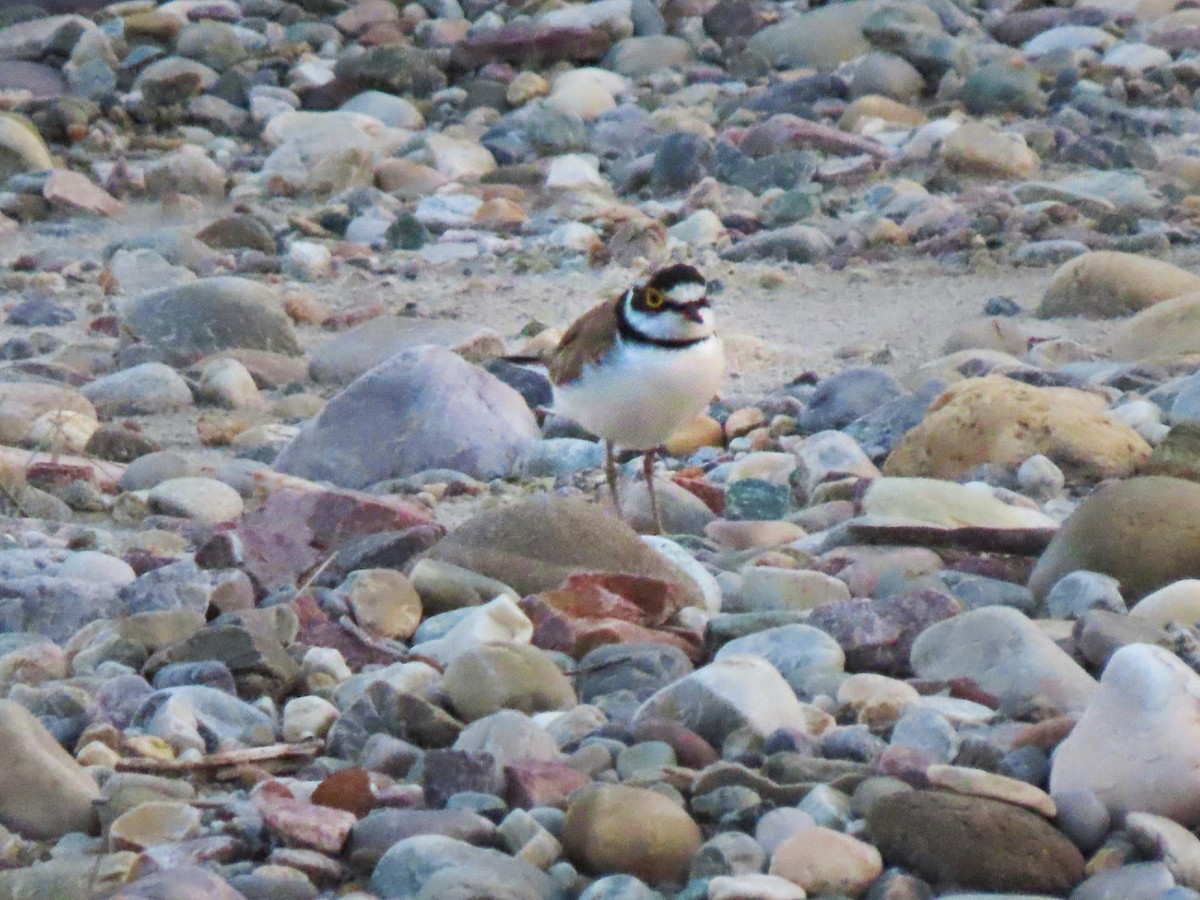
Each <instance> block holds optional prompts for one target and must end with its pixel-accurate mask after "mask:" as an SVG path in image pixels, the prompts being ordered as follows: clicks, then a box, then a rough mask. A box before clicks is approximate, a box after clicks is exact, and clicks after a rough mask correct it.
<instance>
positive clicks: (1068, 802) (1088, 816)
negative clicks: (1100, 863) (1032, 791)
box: [1053, 791, 1112, 853]
mask: <svg viewBox="0 0 1200 900" xmlns="http://www.w3.org/2000/svg"><path fill="white" fill-rule="evenodd" d="M1053 800H1054V805H1055V807H1056V809H1057V810H1058V815H1057V816H1056V818H1055V824H1056V825H1057V826H1058V829H1059V831H1061V832H1062V833H1063V834H1065V835H1066V836H1067V837H1069V838H1070V839H1071V840H1072V841H1074V842H1075V846H1076V847H1078V848H1079V849H1080V850H1082V851H1083V852H1084V853H1091V852H1093V851H1094V850H1095V849H1096V848H1098V847H1099V846H1100V845H1101V843H1103V841H1104V838H1105V837H1106V836H1107V835H1108V832H1109V828H1110V827H1111V825H1112V817H1111V816H1110V815H1109V813H1108V808H1107V807H1106V806H1105V805H1104V804H1103V803H1102V802H1101V801H1100V798H1099V797H1097V796H1096V795H1095V794H1094V793H1093V792H1092V791H1060V792H1058V793H1055V794H1054V795H1053Z"/></svg>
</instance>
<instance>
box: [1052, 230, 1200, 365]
mask: <svg viewBox="0 0 1200 900" xmlns="http://www.w3.org/2000/svg"><path fill="white" fill-rule="evenodd" d="M1196 291H1200V276H1196V275H1194V274H1193V273H1191V272H1189V271H1187V270H1186V269H1182V268H1180V267H1179V266H1175V265H1172V264H1171V263H1168V262H1165V261H1163V260H1157V259H1152V258H1150V257H1147V256H1141V255H1138V254H1136V253H1119V252H1116V251H1111V250H1097V251H1094V252H1091V253H1085V254H1084V255H1083V256H1077V257H1076V258H1075V259H1073V260H1071V261H1069V262H1067V263H1065V264H1064V265H1063V266H1062V267H1061V268H1060V269H1059V270H1058V271H1057V272H1055V274H1054V279H1053V280H1052V281H1051V283H1050V286H1049V287H1048V288H1047V289H1046V293H1045V295H1044V296H1043V298H1042V302H1041V305H1040V306H1039V307H1038V310H1037V314H1038V316H1039V317H1041V318H1051V317H1055V316H1071V315H1080V316H1086V317H1088V318H1113V317H1118V316H1125V315H1129V314H1130V313H1136V312H1139V311H1141V310H1143V309H1147V308H1148V307H1152V306H1154V305H1155V304H1157V303H1158V302H1159V301H1162V300H1167V299H1169V298H1172V297H1179V296H1181V295H1183V294H1190V293H1194V292H1196ZM1124 358H1128V357H1124Z"/></svg>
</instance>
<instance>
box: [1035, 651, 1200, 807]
mask: <svg viewBox="0 0 1200 900" xmlns="http://www.w3.org/2000/svg"><path fill="white" fill-rule="evenodd" d="M1198 772H1200V676H1198V675H1196V673H1195V672H1193V671H1192V670H1191V669H1190V668H1188V667H1187V666H1186V665H1184V663H1183V662H1181V661H1180V660H1179V658H1178V657H1176V656H1175V655H1174V654H1172V653H1170V652H1168V651H1166V650H1164V649H1162V648H1160V647H1153V646H1150V645H1148V644H1130V645H1129V646H1126V647H1122V648H1121V649H1120V650H1118V651H1117V652H1116V653H1114V654H1113V655H1112V658H1111V659H1110V660H1109V662H1108V665H1107V666H1106V667H1105V669H1104V674H1103V676H1102V677H1101V679H1100V689H1099V691H1098V692H1097V694H1096V696H1095V698H1094V699H1093V700H1092V702H1091V703H1090V704H1089V705H1088V707H1087V709H1086V711H1085V712H1084V714H1083V717H1082V718H1081V719H1080V720H1079V724H1078V725H1076V726H1075V728H1074V730H1073V731H1072V732H1071V734H1070V735H1068V736H1067V738H1066V740H1064V741H1063V742H1062V743H1061V744H1060V745H1059V746H1058V749H1057V750H1056V752H1055V754H1054V760H1053V763H1052V766H1051V770H1050V793H1051V794H1052V795H1058V794H1060V793H1063V792H1073V791H1091V792H1093V793H1095V794H1096V796H1098V797H1099V798H1100V800H1101V801H1102V802H1103V803H1104V805H1105V806H1106V807H1107V808H1108V809H1109V811H1110V812H1111V813H1113V814H1114V815H1122V814H1124V813H1128V812H1149V813H1154V814H1156V815H1160V816H1166V817H1167V818H1170V819H1174V820H1175V821H1177V822H1180V823H1181V824H1184V825H1188V826H1190V825H1194V824H1196V823H1197V822H1200V799H1198V798H1200V784H1198V783H1197V780H1198V777H1200V776H1198V775H1197V773H1198Z"/></svg>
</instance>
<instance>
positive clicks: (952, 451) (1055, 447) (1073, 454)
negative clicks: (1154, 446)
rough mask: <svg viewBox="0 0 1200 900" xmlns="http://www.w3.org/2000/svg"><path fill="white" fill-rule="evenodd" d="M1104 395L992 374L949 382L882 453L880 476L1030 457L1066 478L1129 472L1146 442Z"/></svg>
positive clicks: (1013, 462)
mask: <svg viewBox="0 0 1200 900" xmlns="http://www.w3.org/2000/svg"><path fill="white" fill-rule="evenodd" d="M1106 411H1107V406H1106V404H1105V403H1104V401H1103V399H1101V398H1100V397H1097V396H1095V395H1093V394H1088V393H1085V392H1083V391H1077V390H1074V389H1072V388H1038V387H1031V386H1029V385H1025V384H1021V383H1019V382H1016V381H1013V380H1012V379H1009V378H1004V377H1003V376H999V375H991V376H988V377H986V378H971V379H966V380H964V381H961V382H958V383H957V384H954V385H951V386H950V388H949V389H948V390H947V391H946V392H945V393H944V394H942V396H941V397H939V398H938V399H937V400H935V401H934V402H933V404H932V405H931V406H930V407H929V410H928V411H927V413H926V415H925V418H924V419H923V420H922V422H921V424H920V425H918V426H917V427H916V428H914V429H913V430H912V431H910V432H909V433H908V434H907V435H905V436H904V439H903V440H902V441H901V442H900V444H899V445H898V446H897V447H896V448H895V449H894V450H893V451H892V452H891V453H890V454H889V455H888V458H887V460H886V462H885V463H884V466H883V471H884V474H885V475H920V476H929V477H934V478H947V479H954V478H957V477H959V476H961V475H963V474H965V473H966V472H968V471H969V470H970V469H972V468H974V467H975V466H978V465H981V464H983V463H992V464H994V465H998V466H1006V467H1010V468H1014V469H1015V468H1016V467H1017V466H1018V465H1020V464H1021V463H1022V462H1024V461H1025V460H1026V459H1028V458H1029V457H1031V456H1034V455H1036V454H1041V455H1043V456H1046V457H1047V458H1049V459H1050V460H1052V461H1054V462H1055V463H1057V464H1058V465H1059V467H1060V468H1061V469H1062V470H1063V472H1064V473H1066V474H1069V475H1070V476H1071V477H1073V478H1083V479H1089V480H1095V479H1100V478H1114V477H1124V476H1127V475H1130V474H1132V473H1133V472H1134V471H1135V470H1136V469H1137V467H1138V466H1139V465H1141V464H1142V463H1144V462H1145V461H1146V459H1147V458H1148V457H1149V456H1150V445H1149V444H1147V443H1146V441H1145V440H1144V439H1143V438H1142V437H1141V436H1140V435H1139V434H1138V433H1137V432H1135V431H1134V430H1133V429H1132V428H1130V427H1129V426H1127V425H1123V424H1121V423H1118V422H1116V421H1114V420H1113V419H1111V418H1109V417H1108V415H1107V414H1106Z"/></svg>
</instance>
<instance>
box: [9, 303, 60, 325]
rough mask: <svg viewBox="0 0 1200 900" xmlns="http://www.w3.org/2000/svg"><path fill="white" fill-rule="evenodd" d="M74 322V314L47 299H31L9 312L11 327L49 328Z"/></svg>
mask: <svg viewBox="0 0 1200 900" xmlns="http://www.w3.org/2000/svg"><path fill="white" fill-rule="evenodd" d="M74 321H75V313H74V312H72V311H71V310H69V309H67V308H66V307H65V306H62V305H60V304H58V303H55V302H54V301H52V300H49V299H47V298H46V297H29V298H28V299H26V300H22V301H21V302H20V303H18V304H17V305H16V306H14V307H12V308H11V309H10V310H9V311H8V324H9V325H23V326H26V327H29V328H36V327H42V328H49V327H53V326H55V325H65V324H66V323H67V322H74Z"/></svg>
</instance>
